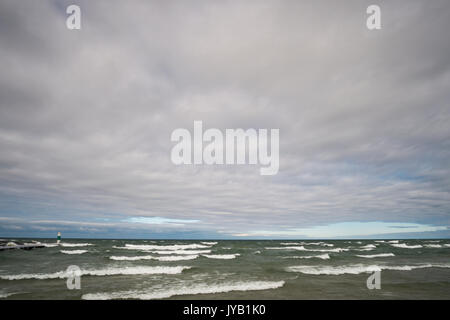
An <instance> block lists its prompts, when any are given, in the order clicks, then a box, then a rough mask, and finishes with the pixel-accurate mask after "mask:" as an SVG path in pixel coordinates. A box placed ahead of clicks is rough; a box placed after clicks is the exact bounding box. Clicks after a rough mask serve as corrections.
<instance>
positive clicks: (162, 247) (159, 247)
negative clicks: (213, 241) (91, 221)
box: [114, 243, 211, 251]
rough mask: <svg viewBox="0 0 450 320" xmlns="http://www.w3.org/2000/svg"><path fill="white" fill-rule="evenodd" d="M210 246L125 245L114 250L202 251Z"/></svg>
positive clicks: (194, 244)
mask: <svg viewBox="0 0 450 320" xmlns="http://www.w3.org/2000/svg"><path fill="white" fill-rule="evenodd" d="M210 247H211V245H204V244H197V243H193V244H173V245H157V244H139V245H138V244H125V247H114V248H116V249H128V250H145V251H147V250H171V251H172V250H173V251H175V250H186V249H203V248H210Z"/></svg>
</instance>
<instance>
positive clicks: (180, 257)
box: [156, 254, 198, 261]
mask: <svg viewBox="0 0 450 320" xmlns="http://www.w3.org/2000/svg"><path fill="white" fill-rule="evenodd" d="M197 258H198V254H196V255H190V256H188V255H186V256H164V257H156V260H158V261H182V260H194V259H197Z"/></svg>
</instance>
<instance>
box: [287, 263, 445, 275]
mask: <svg viewBox="0 0 450 320" xmlns="http://www.w3.org/2000/svg"><path fill="white" fill-rule="evenodd" d="M431 267H434V268H450V264H430V263H428V264H421V265H405V266H379V265H369V266H367V265H362V264H354V265H344V266H291V267H287V268H286V271H288V272H300V273H304V274H312V275H342V274H360V273H371V272H374V271H381V270H397V271H410V270H413V269H421V268H431Z"/></svg>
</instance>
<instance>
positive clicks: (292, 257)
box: [283, 253, 330, 260]
mask: <svg viewBox="0 0 450 320" xmlns="http://www.w3.org/2000/svg"><path fill="white" fill-rule="evenodd" d="M313 258H317V259H322V260H327V259H330V255H329V254H328V253H325V254H319V255H316V256H290V257H283V259H313Z"/></svg>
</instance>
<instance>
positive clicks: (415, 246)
mask: <svg viewBox="0 0 450 320" xmlns="http://www.w3.org/2000/svg"><path fill="white" fill-rule="evenodd" d="M391 246H393V247H396V248H403V249H418V248H422V245H420V244H417V245H413V246H409V245H407V244H406V243H399V244H396V243H393V244H391Z"/></svg>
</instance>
